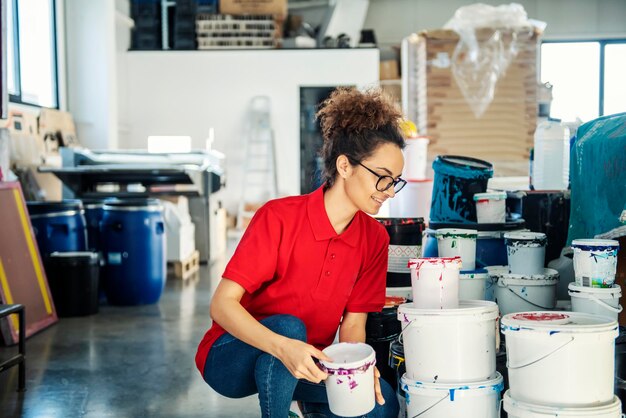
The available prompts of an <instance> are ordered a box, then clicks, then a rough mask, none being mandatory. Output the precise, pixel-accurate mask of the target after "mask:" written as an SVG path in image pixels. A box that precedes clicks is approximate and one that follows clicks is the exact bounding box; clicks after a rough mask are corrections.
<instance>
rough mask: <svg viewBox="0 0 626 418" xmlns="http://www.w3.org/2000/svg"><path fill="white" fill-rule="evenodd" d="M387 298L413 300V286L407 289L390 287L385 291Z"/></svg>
mask: <svg viewBox="0 0 626 418" xmlns="http://www.w3.org/2000/svg"><path fill="white" fill-rule="evenodd" d="M385 294H386V295H387V296H398V297H401V298H405V299H407V300H410V301H412V300H413V288H412V287H411V286H406V287H388V288H386V289H385Z"/></svg>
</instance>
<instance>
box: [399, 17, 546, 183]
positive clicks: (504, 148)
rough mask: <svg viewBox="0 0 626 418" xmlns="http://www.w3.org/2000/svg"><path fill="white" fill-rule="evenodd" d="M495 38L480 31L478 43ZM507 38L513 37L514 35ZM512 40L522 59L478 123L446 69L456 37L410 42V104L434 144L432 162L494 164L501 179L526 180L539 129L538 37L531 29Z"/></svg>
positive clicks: (426, 35)
mask: <svg viewBox="0 0 626 418" xmlns="http://www.w3.org/2000/svg"><path fill="white" fill-rule="evenodd" d="M493 32H494V30H493V29H492V28H485V29H481V30H479V31H478V39H479V41H480V40H481V39H489V37H490V36H491V35H493ZM503 33H504V35H503V36H512V31H511V30H509V31H508V32H506V31H503ZM514 35H515V38H516V40H517V42H518V45H517V46H518V48H517V49H518V54H517V56H516V57H515V58H514V59H513V60H512V62H511V63H510V65H509V66H508V68H507V70H506V73H505V74H504V75H503V76H502V77H500V79H499V80H498V82H497V84H496V86H495V92H494V98H493V101H492V102H491V103H490V104H489V107H488V108H487V109H486V111H485V112H484V113H483V114H482V115H481V117H479V118H477V117H476V116H475V114H474V112H473V111H472V109H471V108H470V106H469V104H468V103H467V101H466V99H465V97H464V95H463V93H462V92H461V90H460V88H459V86H458V85H457V82H456V80H455V78H454V75H453V73H452V68H451V66H450V65H442V64H443V63H444V62H446V61H447V62H448V63H449V62H450V60H451V59H452V57H453V54H454V51H455V48H456V46H457V43H458V41H459V36H458V34H457V33H456V32H453V31H450V30H429V31H424V32H421V33H420V34H419V35H417V36H411V37H409V38H408V39H409V40H410V45H409V48H408V51H409V52H408V58H407V64H408V77H409V80H408V81H409V86H411V89H410V91H409V92H408V93H409V96H410V97H409V101H410V102H411V103H414V104H415V109H416V115H417V121H416V122H417V127H418V130H419V132H420V133H422V134H424V135H428V137H429V138H430V144H429V146H428V159H429V160H432V159H434V158H435V157H436V156H437V155H442V154H454V155H464V156H469V157H475V158H479V159H482V160H486V161H489V162H491V163H493V164H494V166H495V169H496V172H497V175H499V176H503V175H508V176H523V175H527V174H528V158H529V151H530V148H531V147H532V146H533V135H534V131H535V128H536V125H537V122H536V121H537V47H538V42H539V33H537V32H536V31H534V30H533V29H531V28H528V29H521V30H519V31H516V32H515V34H514ZM403 59H404V57H403ZM435 62H437V63H438V65H435V64H434V63H435ZM409 117H415V116H412V115H411V114H409Z"/></svg>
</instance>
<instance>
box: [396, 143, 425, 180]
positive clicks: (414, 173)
mask: <svg viewBox="0 0 626 418" xmlns="http://www.w3.org/2000/svg"><path fill="white" fill-rule="evenodd" d="M429 142H430V140H429V139H428V138H426V137H425V136H418V137H416V138H406V140H405V143H406V147H405V148H404V171H403V172H402V178H405V179H411V180H422V179H425V178H426V168H427V157H428V143H429Z"/></svg>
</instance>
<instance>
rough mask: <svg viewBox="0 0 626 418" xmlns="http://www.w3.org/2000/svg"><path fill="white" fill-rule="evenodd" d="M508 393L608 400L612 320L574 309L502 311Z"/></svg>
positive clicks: (550, 399) (549, 401) (540, 399)
mask: <svg viewBox="0 0 626 418" xmlns="http://www.w3.org/2000/svg"><path fill="white" fill-rule="evenodd" d="M500 328H501V330H502V333H503V334H504V335H505V338H506V353H507V361H508V363H507V367H508V370H509V384H510V390H509V391H510V395H511V397H512V398H513V399H515V400H517V401H521V402H527V403H531V404H537V405H544V406H549V407H563V408H570V407H576V408H578V407H585V406H587V407H589V406H598V405H602V404H608V403H610V402H612V401H613V385H614V372H615V338H616V337H617V335H618V325H617V321H613V320H611V319H609V318H606V317H603V316H597V315H590V314H584V313H578V312H524V313H515V314H508V315H505V316H504V317H503V318H502V320H501V323H500Z"/></svg>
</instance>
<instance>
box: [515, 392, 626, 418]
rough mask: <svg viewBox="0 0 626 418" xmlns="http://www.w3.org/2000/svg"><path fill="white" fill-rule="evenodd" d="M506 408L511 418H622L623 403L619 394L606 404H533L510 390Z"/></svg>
mask: <svg viewBox="0 0 626 418" xmlns="http://www.w3.org/2000/svg"><path fill="white" fill-rule="evenodd" d="M504 410H505V411H506V412H507V414H508V416H509V418H552V417H554V418H567V417H575V418H621V417H623V415H622V403H621V402H620V400H619V398H618V397H617V396H614V397H613V401H612V402H610V403H609V404H606V405H600V406H589V407H577V408H560V407H549V406H541V405H533V404H530V403H526V402H520V401H517V400H515V399H513V398H512V397H511V394H510V393H509V391H506V392H505V393H504Z"/></svg>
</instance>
